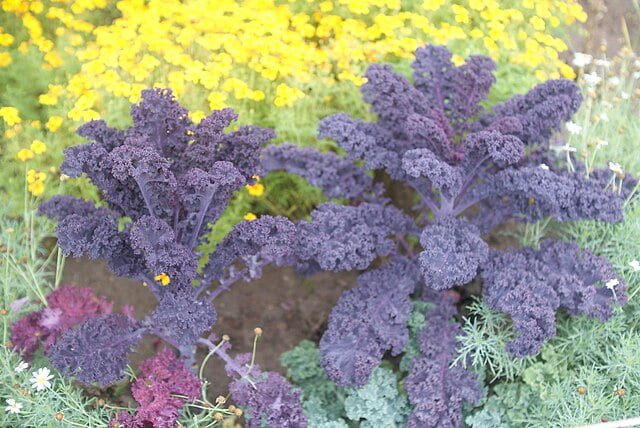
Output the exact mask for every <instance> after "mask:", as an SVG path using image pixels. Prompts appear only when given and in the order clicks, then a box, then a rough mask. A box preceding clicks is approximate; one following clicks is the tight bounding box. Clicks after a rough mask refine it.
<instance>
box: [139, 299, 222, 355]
mask: <svg viewBox="0 0 640 428" xmlns="http://www.w3.org/2000/svg"><path fill="white" fill-rule="evenodd" d="M193 294H194V293H193V292H192V290H179V291H173V290H172V292H171V293H164V294H163V296H162V299H161V300H160V303H158V306H156V308H155V309H154V311H153V312H152V313H151V315H149V317H148V318H147V319H146V320H145V321H144V322H143V323H144V325H146V326H147V328H148V330H149V331H151V332H153V333H155V334H157V335H158V336H160V337H161V338H163V339H164V340H166V341H167V342H169V343H171V344H172V345H174V346H175V347H177V348H182V347H188V346H191V345H193V344H194V343H196V341H197V340H198V338H199V337H200V336H201V335H202V333H204V332H205V331H207V330H208V329H210V328H211V327H212V326H213V324H215V322H216V319H217V314H216V310H215V308H214V307H213V305H212V304H211V302H208V301H206V300H202V299H197V298H195V297H194V296H193Z"/></svg>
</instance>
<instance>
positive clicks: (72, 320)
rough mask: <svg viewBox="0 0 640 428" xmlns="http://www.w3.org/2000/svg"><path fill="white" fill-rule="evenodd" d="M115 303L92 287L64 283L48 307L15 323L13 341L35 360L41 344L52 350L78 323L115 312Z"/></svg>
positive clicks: (50, 299) (52, 297)
mask: <svg viewBox="0 0 640 428" xmlns="http://www.w3.org/2000/svg"><path fill="white" fill-rule="evenodd" d="M111 309H112V305H111V303H109V302H108V301H107V300H106V299H105V298H104V297H102V296H100V297H98V296H96V295H95V294H94V293H93V290H91V289H90V288H81V287H74V286H71V285H62V286H61V287H60V288H57V289H55V290H53V291H52V292H51V293H49V295H48V296H47V306H46V307H45V308H43V309H40V310H38V311H35V312H30V313H28V314H26V315H24V316H23V317H22V318H20V319H19V320H18V321H16V322H15V323H13V324H12V325H11V343H12V344H13V346H14V348H15V349H16V350H17V351H19V352H22V354H23V356H24V358H25V359H27V360H29V359H31V357H32V355H33V353H34V352H35V351H36V350H37V349H38V347H39V346H40V345H42V346H43V348H44V352H45V353H49V351H50V350H51V347H52V346H53V345H54V344H55V343H56V341H57V340H58V339H59V338H60V336H61V335H62V334H63V333H64V332H65V331H67V330H69V329H71V328H72V327H74V326H76V325H77V324H79V323H81V322H83V321H85V320H87V319H89V318H96V317H99V316H102V315H108V314H110V313H111Z"/></svg>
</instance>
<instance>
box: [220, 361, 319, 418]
mask: <svg viewBox="0 0 640 428" xmlns="http://www.w3.org/2000/svg"><path fill="white" fill-rule="evenodd" d="M229 391H230V392H231V397H232V398H233V401H234V402H235V403H236V404H237V405H238V406H240V407H242V408H243V409H244V410H245V412H246V414H247V428H260V427H263V426H267V427H282V428H306V426H307V419H306V417H305V416H304V413H303V410H302V404H301V402H300V400H301V396H302V391H300V390H299V389H296V388H293V387H292V386H291V384H290V383H289V382H287V381H286V380H285V379H284V378H283V377H282V376H280V375H279V374H277V373H275V372H266V373H261V374H260V375H258V376H257V377H256V379H255V381H254V382H253V385H252V384H251V383H250V382H248V381H247V380H246V379H244V378H241V379H237V380H234V381H233V382H231V384H229Z"/></svg>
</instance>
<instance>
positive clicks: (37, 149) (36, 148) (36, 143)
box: [31, 140, 47, 155]
mask: <svg viewBox="0 0 640 428" xmlns="http://www.w3.org/2000/svg"><path fill="white" fill-rule="evenodd" d="M31 150H32V151H33V153H35V154H37V155H40V154H42V153H44V152H46V151H47V145H46V144H45V143H43V142H42V141H40V140H33V142H32V143H31Z"/></svg>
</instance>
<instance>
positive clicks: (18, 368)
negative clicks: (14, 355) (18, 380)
mask: <svg viewBox="0 0 640 428" xmlns="http://www.w3.org/2000/svg"><path fill="white" fill-rule="evenodd" d="M28 368H29V364H27V363H25V362H24V361H20V362H19V363H18V365H17V366H16V367H15V368H14V369H13V371H14V372H16V373H22V372H23V371H25V370H26V369H28Z"/></svg>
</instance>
